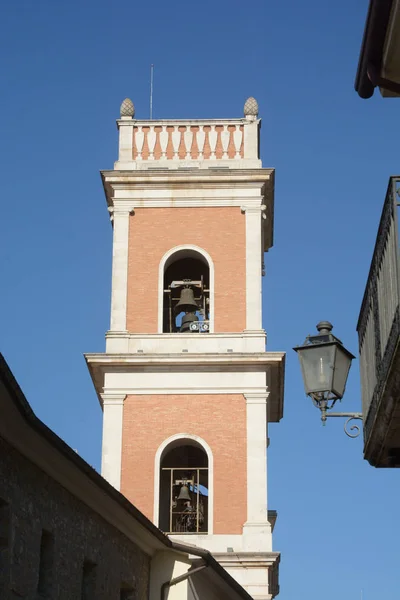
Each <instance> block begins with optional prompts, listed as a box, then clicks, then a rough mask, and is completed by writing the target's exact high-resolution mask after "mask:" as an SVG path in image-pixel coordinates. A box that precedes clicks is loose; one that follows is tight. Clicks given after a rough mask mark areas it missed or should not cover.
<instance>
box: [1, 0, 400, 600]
mask: <svg viewBox="0 0 400 600" xmlns="http://www.w3.org/2000/svg"><path fill="white" fill-rule="evenodd" d="M367 4H368V3H367V2H366V0H364V1H361V0H354V1H353V2H351V3H350V2H345V1H344V0H338V1H337V2H335V3H328V2H317V0H309V1H306V2H297V1H294V0H288V1H287V2H278V1H276V2H272V1H269V0H253V2H251V3H250V4H246V3H244V2H238V1H237V0H229V1H228V0H219V1H218V2H215V1H214V2H211V1H209V0H203V2H201V3H191V2H183V1H180V0H178V1H173V2H169V3H166V2H160V1H159V0H153V2H152V3H140V4H139V3H134V2H130V3H128V2H124V1H122V2H120V3H114V2H110V1H108V2H107V1H105V0H97V1H96V2H94V1H93V0H85V1H84V2H78V1H77V0H70V1H69V2H63V3H61V2H54V1H50V0H36V2H32V1H31V0H20V1H19V2H11V1H10V0H8V2H7V1H6V2H3V5H2V11H1V24H0V28H1V35H0V56H1V59H0V61H1V63H0V76H1V82H2V93H1V95H0V109H1V110H0V160H1V166H2V215H1V216H2V218H1V223H0V227H1V231H0V244H1V246H0V250H1V256H2V259H3V260H2V261H1V276H2V284H3V285H2V294H1V298H0V303H1V314H2V316H3V319H2V321H3V323H2V334H1V337H2V343H1V348H2V352H3V353H4V355H5V357H6V359H7V361H8V362H9V364H10V366H11V368H12V370H13V372H14V374H15V376H16V377H17V379H18V381H19V383H20V385H21V387H22V388H23V390H24V392H25V394H26V396H27V398H28V400H29V402H30V403H31V405H32V407H33V409H34V410H35V411H36V413H37V415H38V416H39V417H40V418H42V419H43V420H44V421H45V422H46V423H47V424H48V425H49V426H50V427H52V428H53V429H54V430H55V431H56V432H57V433H58V434H59V435H60V436H61V437H62V438H63V439H65V440H66V441H67V442H68V443H69V444H70V445H71V446H72V447H73V448H76V449H78V451H79V453H80V454H81V456H83V457H84V458H85V459H86V460H87V461H88V462H89V463H90V464H92V465H93V466H95V467H96V468H98V467H99V463H100V447H101V411H100V408H99V406H98V401H97V398H96V396H95V394H94V391H93V387H92V384H91V381H90V378H89V375H88V372H87V369H86V366H85V362H84V359H83V356H82V355H83V353H84V352H101V351H103V350H104V332H105V331H106V329H107V328H108V324H109V304H110V268H111V227H110V223H109V220H108V216H107V212H106V207H105V200H104V196H103V192H102V188H101V183H100V176H99V170H100V169H109V168H112V166H113V162H114V160H116V157H117V131H116V127H115V118H117V117H118V112H119V105H120V103H121V101H122V100H123V98H125V97H126V96H129V97H131V98H132V99H133V101H134V103H135V105H136V110H137V117H138V118H147V117H148V104H149V68H150V64H151V63H154V64H155V85H154V112H153V115H154V117H155V118H157V117H160V118H161V117H165V118H168V117H171V118H185V117H199V118H202V117H203V118H207V117H240V116H241V115H242V107H243V103H244V101H245V99H246V98H247V97H248V96H250V95H254V96H255V97H256V98H257V99H258V101H259V105H260V116H261V117H262V119H263V125H262V144H261V152H262V158H263V163H264V166H266V167H275V168H276V194H275V219H276V220H275V246H274V248H272V250H271V251H270V253H269V254H268V255H267V256H266V266H267V275H266V277H265V279H264V324H265V328H266V330H267V334H268V349H269V350H285V351H286V352H287V353H288V356H287V374H286V391H285V417H284V419H283V421H282V422H281V423H279V424H273V425H271V427H270V437H271V446H270V451H269V498H270V507H271V508H274V509H277V510H278V513H279V517H278V522H277V526H276V530H275V534H274V535H275V537H274V544H275V549H277V550H279V551H281V552H282V563H281V576H280V584H281V594H280V596H279V598H280V600H293V599H296V600H297V599H298V598H307V600H320V599H321V598H323V599H324V600H337V598H340V600H354V599H355V600H358V599H359V598H360V591H361V589H363V590H364V600H372V599H374V600H375V599H376V598H385V600H397V599H398V596H399V592H398V589H399V588H398V586H399V578H398V574H397V571H398V564H399V558H400V551H399V546H398V539H399V536H400V525H399V519H398V511H397V509H396V506H397V504H398V497H399V493H400V483H399V477H398V471H396V470H376V469H373V468H372V467H370V466H369V465H368V464H367V463H366V462H365V461H364V460H363V458H362V441H361V440H360V439H357V440H350V439H348V438H347V437H346V436H345V435H344V434H343V431H342V423H341V422H339V421H337V422H336V420H332V421H333V422H328V425H327V427H325V428H322V427H321V425H320V422H319V420H318V414H317V411H316V410H315V409H314V408H313V407H312V406H311V402H310V401H308V400H307V399H306V397H305V395H304V392H303V387H302V382H301V378H300V372H299V368H298V364H297V358H296V356H295V353H294V352H292V350H291V349H292V347H293V346H294V345H297V344H299V343H301V342H303V340H304V338H305V336H306V335H307V334H308V333H310V332H313V331H314V330H315V324H316V323H317V322H318V321H319V320H321V319H328V320H330V321H331V322H333V324H334V326H335V328H334V333H336V335H338V336H339V337H340V338H341V339H342V340H343V342H344V343H345V345H346V346H347V347H348V348H349V350H351V351H352V352H353V353H354V354H357V336H356V331H355V327H356V322H357V317H358V311H359V307H360V303H361V299H362V295H363V290H364V285H365V281H366V277H367V273H368V268H369V262H370V258H371V254H372V249H373V244H374V240H375V235H376V230H377V226H378V221H379V216H380V211H381V207H382V203H383V199H384V194H385V190H386V186H387V181H388V178H389V176H390V175H395V174H398V172H399V171H400V169H399V166H398V129H397V127H395V124H396V123H398V118H399V111H400V103H399V102H400V101H397V100H383V99H382V98H381V97H380V95H379V93H376V94H375V96H374V97H373V98H372V99H371V100H368V101H365V100H361V99H360V98H359V97H358V96H357V94H356V93H355V92H354V89H353V83H354V78H355V73H356V68H357V61H358V53H359V48H360V44H361V38H362V32H363V27H364V22H365V16H366V12H367ZM342 409H343V410H360V384H359V373H358V361H355V363H354V365H353V368H352V371H351V374H350V378H349V383H348V389H347V393H346V396H345V400H344V403H343V405H342Z"/></svg>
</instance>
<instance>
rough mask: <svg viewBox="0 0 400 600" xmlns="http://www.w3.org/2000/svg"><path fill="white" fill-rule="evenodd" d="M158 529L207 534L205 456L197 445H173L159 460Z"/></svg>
mask: <svg viewBox="0 0 400 600" xmlns="http://www.w3.org/2000/svg"><path fill="white" fill-rule="evenodd" d="M160 528H161V529H162V530H163V531H165V532H166V533H180V534H196V533H207V530H208V458H207V454H206V453H205V451H204V450H203V449H202V448H200V447H198V446H194V445H184V446H178V447H175V448H173V449H172V450H170V451H169V452H168V453H167V454H166V456H165V457H164V458H163V460H162V461H161V472H160Z"/></svg>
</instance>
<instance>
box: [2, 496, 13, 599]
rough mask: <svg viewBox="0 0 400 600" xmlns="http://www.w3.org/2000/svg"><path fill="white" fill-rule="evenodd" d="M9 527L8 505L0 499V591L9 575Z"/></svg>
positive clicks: (9, 512)
mask: <svg viewBox="0 0 400 600" xmlns="http://www.w3.org/2000/svg"><path fill="white" fill-rule="evenodd" d="M10 526H11V511H10V505H9V504H8V502H6V501H5V500H3V499H2V498H0V591H1V590H2V589H3V588H4V587H5V585H6V581H7V577H8V575H7V574H8V573H9V562H8V561H9V552H8V551H9V540H10Z"/></svg>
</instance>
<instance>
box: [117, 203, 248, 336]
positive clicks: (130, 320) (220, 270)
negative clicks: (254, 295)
mask: <svg viewBox="0 0 400 600" xmlns="http://www.w3.org/2000/svg"><path fill="white" fill-rule="evenodd" d="M183 244H192V245H195V246H199V247H200V248H203V250H206V252H208V254H209V255H210V256H211V258H212V260H213V262H214V268H215V332H217V333H218V332H239V331H243V329H245V327H246V231H245V215H243V214H242V213H241V210H240V208H239V207H234V206H227V207H210V208H203V207H198V208H138V209H137V210H135V214H134V215H132V216H131V217H130V231H129V255H128V296H127V328H128V331H129V332H131V333H157V326H158V271H159V264H160V261H161V259H162V257H163V256H164V254H165V253H166V252H167V251H168V250H170V249H171V248H174V247H175V246H180V245H183Z"/></svg>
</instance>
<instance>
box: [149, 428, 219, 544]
mask: <svg viewBox="0 0 400 600" xmlns="http://www.w3.org/2000/svg"><path fill="white" fill-rule="evenodd" d="M177 440H182V441H184V440H192V441H194V442H196V443H197V444H199V446H201V447H202V448H203V450H204V451H205V452H206V454H207V458H208V535H211V534H212V533H213V528H214V457H213V453H212V450H211V448H210V446H209V445H208V444H207V442H206V441H205V440H203V438H201V437H200V436H198V435H192V434H190V433H176V434H175V435H171V436H170V437H169V438H167V439H166V440H164V441H163V442H162V444H160V446H159V447H158V449H157V452H156V455H155V458H154V513H153V523H154V524H155V525H156V526H157V527H158V520H159V503H160V464H161V458H162V455H163V453H164V450H165V449H166V448H167V447H168V446H169V445H170V444H172V443H173V442H176V441H177Z"/></svg>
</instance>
